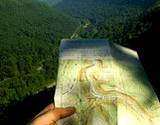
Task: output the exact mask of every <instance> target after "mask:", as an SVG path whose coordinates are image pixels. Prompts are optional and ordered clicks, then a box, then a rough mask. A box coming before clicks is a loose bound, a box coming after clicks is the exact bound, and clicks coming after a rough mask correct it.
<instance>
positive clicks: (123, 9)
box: [45, 0, 154, 24]
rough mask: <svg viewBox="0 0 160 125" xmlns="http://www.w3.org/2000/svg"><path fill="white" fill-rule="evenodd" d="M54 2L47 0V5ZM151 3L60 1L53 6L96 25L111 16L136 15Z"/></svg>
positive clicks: (143, 0) (151, 0)
mask: <svg viewBox="0 0 160 125" xmlns="http://www.w3.org/2000/svg"><path fill="white" fill-rule="evenodd" d="M45 1H46V0H45ZM54 1H55V0H52V2H51V0H50V1H49V0H48V2H49V3H53V2H54ZM153 3H154V0H62V1H59V2H58V3H57V4H56V5H55V6H56V7H57V8H58V9H60V10H62V11H64V12H66V13H68V14H71V15H72V16H75V17H79V18H87V19H89V20H90V21H91V22H92V23H95V24H97V23H99V22H103V21H105V20H106V18H108V17H111V16H119V15H123V16H127V15H132V16H133V15H138V14H139V13H141V12H142V11H143V10H144V9H146V7H148V6H151V5H152V4H153ZM53 4H54V3H53Z"/></svg>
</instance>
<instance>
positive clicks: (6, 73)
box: [0, 0, 79, 107]
mask: <svg viewBox="0 0 160 125" xmlns="http://www.w3.org/2000/svg"><path fill="white" fill-rule="evenodd" d="M78 25H79V21H78V20H76V19H73V18H72V17H70V16H67V15H65V14H62V13H61V12H59V11H57V10H56V9H54V8H51V7H49V6H47V5H45V4H44V3H40V2H37V1H36V0H0V107H1V106H2V107H6V106H7V105H8V104H10V103H11V102H12V101H19V100H22V99H24V97H26V96H28V95H34V94H36V93H37V92H39V91H41V90H43V89H44V88H45V87H47V85H48V84H51V83H50V82H48V81H52V82H53V81H55V80H56V74H57V63H58V48H59V41H60V40H61V39H62V38H66V37H70V36H71V34H72V33H73V32H74V30H75V29H76V27H77V26H78Z"/></svg>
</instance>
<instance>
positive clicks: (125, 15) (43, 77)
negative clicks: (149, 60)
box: [0, 0, 160, 121]
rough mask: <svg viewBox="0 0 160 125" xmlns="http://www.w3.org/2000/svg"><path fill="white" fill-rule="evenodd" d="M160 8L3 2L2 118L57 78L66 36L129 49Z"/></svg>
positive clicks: (88, 0)
mask: <svg viewBox="0 0 160 125" xmlns="http://www.w3.org/2000/svg"><path fill="white" fill-rule="evenodd" d="M159 11H160V1H159V0H158V1H156V2H155V1H154V0H0V117H1V115H2V112H1V111H2V110H4V109H5V108H6V107H8V106H9V105H11V104H12V103H15V102H20V101H22V100H24V99H25V98H26V97H28V96H32V95H36V94H37V93H39V92H40V91H43V90H45V89H46V88H47V87H48V86H50V85H51V84H54V83H55V82H56V78H57V68H58V52H59V44H60V40H61V39H63V38H72V39H79V38H80V39H84V38H105V39H109V40H111V41H114V42H116V43H119V44H121V45H124V46H127V47H129V46H130V45H131V44H132V40H133V39H136V38H138V37H139V36H140V35H141V34H142V33H144V32H146V31H147V30H148V29H150V28H151V26H152V22H151V21H150V20H148V19H147V18H146V17H148V15H151V14H152V12H159ZM0 121H1V118H0Z"/></svg>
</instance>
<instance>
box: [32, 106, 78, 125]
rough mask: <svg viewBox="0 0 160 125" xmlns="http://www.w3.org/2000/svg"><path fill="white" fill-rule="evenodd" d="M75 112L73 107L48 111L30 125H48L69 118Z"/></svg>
mask: <svg viewBox="0 0 160 125" xmlns="http://www.w3.org/2000/svg"><path fill="white" fill-rule="evenodd" d="M75 111H76V109H75V108H74V107H67V108H55V109H54V110H50V111H48V112H46V113H45V114H43V115H41V116H39V117H38V118H36V119H35V120H34V121H33V122H32V125H50V124H53V123H55V122H56V121H58V120H59V119H61V118H65V117H68V116H71V115H72V114H73V113H75Z"/></svg>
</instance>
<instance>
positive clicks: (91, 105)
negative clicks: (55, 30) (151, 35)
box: [54, 39, 160, 125]
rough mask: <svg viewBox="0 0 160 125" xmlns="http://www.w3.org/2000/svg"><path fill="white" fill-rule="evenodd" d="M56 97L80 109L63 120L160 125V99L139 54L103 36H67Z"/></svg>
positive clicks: (84, 124) (69, 124) (88, 124)
mask: <svg viewBox="0 0 160 125" xmlns="http://www.w3.org/2000/svg"><path fill="white" fill-rule="evenodd" d="M54 99H55V105H56V106H57V107H66V106H75V107H76V109H77V112H76V114H74V115H73V116H71V117H68V118H65V119H63V120H60V121H59V122H58V125H160V103H159V100H158V98H157V96H156V94H155V93H154V91H153V89H152V86H151V84H150V83H149V81H148V79H147V76H146V74H145V72H144V69H143V67H142V66H141V63H140V61H139V58H138V55H137V53H136V52H135V51H133V50H130V49H128V48H125V47H122V46H119V45H117V44H114V43H112V42H109V41H107V40H103V39H95V40H92V39H91V40H67V39H64V40H62V42H61V47H60V56H59V71H58V80H57V87H56V93H55V98H54Z"/></svg>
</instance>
